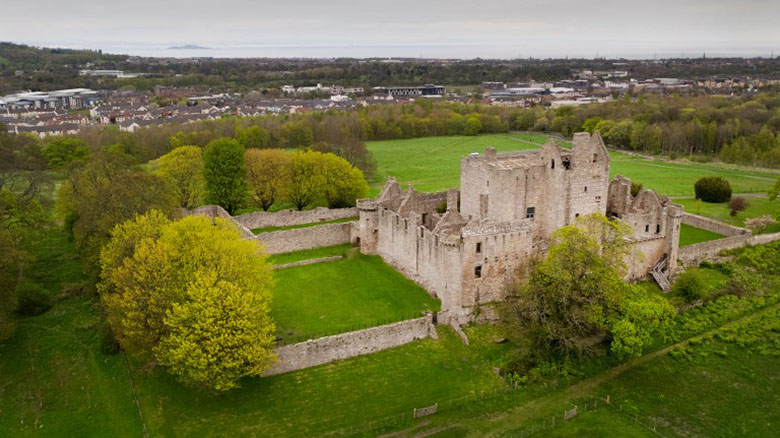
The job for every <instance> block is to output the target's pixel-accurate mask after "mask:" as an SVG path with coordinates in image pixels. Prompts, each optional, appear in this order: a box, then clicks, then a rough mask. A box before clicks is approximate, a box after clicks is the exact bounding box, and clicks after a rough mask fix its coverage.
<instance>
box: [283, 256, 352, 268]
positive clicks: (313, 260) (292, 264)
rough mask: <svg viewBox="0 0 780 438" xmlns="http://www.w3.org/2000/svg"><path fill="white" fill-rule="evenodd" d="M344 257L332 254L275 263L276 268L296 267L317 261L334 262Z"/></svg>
mask: <svg viewBox="0 0 780 438" xmlns="http://www.w3.org/2000/svg"><path fill="white" fill-rule="evenodd" d="M343 258H344V256H331V257H320V258H316V259H308V260H301V261H299V262H293V263H285V264H282V265H274V269H285V268H294V267H296V266H305V265H313V264H316V263H327V262H334V261H336V260H341V259H343Z"/></svg>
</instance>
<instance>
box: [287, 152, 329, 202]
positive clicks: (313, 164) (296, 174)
mask: <svg viewBox="0 0 780 438" xmlns="http://www.w3.org/2000/svg"><path fill="white" fill-rule="evenodd" d="M321 155H323V154H322V153H320V152H313V151H298V152H295V153H294V154H292V156H291V157H290V184H289V187H288V188H287V194H286V197H285V198H286V200H287V201H288V202H289V203H291V204H292V205H294V206H295V208H297V209H298V210H303V209H304V208H306V207H307V206H308V205H309V204H311V203H312V202H314V201H315V200H316V199H317V198H318V197H319V196H320V192H321V188H322V187H321V185H320V183H321V181H320V178H319V173H320V172H319V165H320V161H321V160H320V157H321Z"/></svg>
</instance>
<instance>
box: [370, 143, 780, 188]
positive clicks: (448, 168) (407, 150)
mask: <svg viewBox="0 0 780 438" xmlns="http://www.w3.org/2000/svg"><path fill="white" fill-rule="evenodd" d="M545 141H546V136H545V135H544V134H515V133H510V134H490V135H482V136H476V137H457V136H456V137H427V138H416V139H410V140H387V141H373V142H368V143H367V146H368V148H369V150H370V151H371V152H372V153H373V154H374V158H376V161H377V166H378V171H377V176H376V177H375V178H374V179H373V180H372V181H371V187H372V195H373V194H376V193H378V192H379V189H380V188H381V186H382V184H383V183H384V181H385V179H386V177H387V176H394V177H395V178H396V179H397V180H398V181H399V182H400V183H402V185H405V184H406V183H412V184H413V185H414V186H415V188H417V189H419V190H421V191H425V192H433V191H439V190H444V189H447V188H450V187H458V186H459V185H460V158H461V157H464V156H466V155H468V154H469V153H471V152H480V153H481V152H483V151H484V149H485V147H487V146H492V147H495V148H496V149H497V150H498V151H512V150H521V149H533V148H537V147H539V145H541V144H543V143H544V142H545ZM610 156H611V157H612V159H611V166H610V173H611V176H615V175H618V174H620V175H623V176H626V177H628V178H631V179H632V180H634V181H636V182H639V183H642V184H643V185H644V187H645V188H649V189H653V190H656V191H658V192H659V193H660V194H662V195H669V196H692V195H693V184H694V183H695V182H696V180H698V179H699V178H702V177H705V176H724V177H725V178H727V179H728V180H729V182H730V183H731V185H732V188H733V189H734V192H735V193H749V192H763V191H765V190H766V189H767V188H768V187H769V186H770V185H771V184H772V183H773V182H774V181H775V180H776V179H777V176H778V175H777V173H772V172H770V171H763V170H742V169H736V168H733V167H729V166H723V165H720V164H718V163H702V164H699V163H690V162H671V161H661V160H650V159H646V158H641V157H635V156H630V155H627V154H624V153H620V152H611V153H610Z"/></svg>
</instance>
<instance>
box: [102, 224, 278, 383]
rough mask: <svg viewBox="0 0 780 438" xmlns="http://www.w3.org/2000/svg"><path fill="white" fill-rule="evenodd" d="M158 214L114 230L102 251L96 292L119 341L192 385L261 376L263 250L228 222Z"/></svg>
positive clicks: (265, 329)
mask: <svg viewBox="0 0 780 438" xmlns="http://www.w3.org/2000/svg"><path fill="white" fill-rule="evenodd" d="M153 215H155V214H154V213H150V214H149V215H145V216H139V217H137V218H135V219H134V220H133V221H131V222H129V223H127V224H125V225H123V226H120V227H117V229H116V230H115V231H114V237H113V238H112V243H110V244H109V245H108V246H106V250H104V252H103V254H102V257H103V260H102V262H103V266H104V268H105V270H104V272H102V273H101V284H100V286H99V290H100V292H101V299H102V302H103V304H104V307H105V309H106V315H107V318H108V322H109V324H110V325H111V328H112V329H113V330H114V333H115V335H116V337H117V341H118V342H119V344H120V345H121V346H122V347H123V348H124V349H125V350H126V351H127V352H128V353H130V354H131V355H132V356H134V357H136V358H139V359H142V360H149V361H152V362H157V363H159V364H163V365H167V366H169V370H170V372H171V373H173V374H174V375H175V376H176V377H177V378H178V379H180V380H181V381H182V382H185V383H187V384H193V385H197V386H203V387H207V388H211V389H214V390H219V391H222V390H226V389H230V388H231V387H234V386H236V385H237V379H238V378H240V377H242V376H252V375H258V374H259V373H260V372H261V371H262V370H263V369H265V368H266V367H267V366H268V365H269V361H270V360H271V358H272V354H271V347H272V344H273V339H274V336H273V333H274V324H273V322H272V321H271V320H270V318H269V317H268V303H269V302H270V293H271V292H270V291H271V286H272V282H273V280H272V271H271V268H270V265H269V264H268V263H267V261H266V257H265V254H264V252H263V251H262V250H261V249H260V248H259V247H258V246H257V244H256V243H255V242H251V241H247V240H242V239H241V236H240V235H239V233H238V231H237V230H236V229H235V228H234V227H233V226H232V225H231V224H230V223H228V222H226V221H224V220H222V219H219V218H216V219H214V221H213V222H212V220H211V219H208V218H205V217H197V216H192V217H186V218H183V219H181V220H178V221H175V222H171V223H167V224H166V223H165V221H164V220H163V219H162V218H160V217H159V216H155V217H153ZM133 222H134V223H133ZM155 224H157V225H159V229H157V226H156V225H155ZM130 248H132V255H130V256H125V257H124V258H122V257H123V255H126V254H128V253H129V252H130ZM119 259H122V261H121V263H118V260H119ZM215 318H216V319H215Z"/></svg>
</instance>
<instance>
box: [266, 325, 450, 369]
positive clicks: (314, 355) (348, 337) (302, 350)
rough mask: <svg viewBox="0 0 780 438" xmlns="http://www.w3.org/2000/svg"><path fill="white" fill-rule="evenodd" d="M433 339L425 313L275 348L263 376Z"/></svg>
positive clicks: (431, 326)
mask: <svg viewBox="0 0 780 438" xmlns="http://www.w3.org/2000/svg"><path fill="white" fill-rule="evenodd" d="M437 337H438V335H437V334H436V326H434V324H433V314H431V313H428V314H426V315H425V316H423V317H422V318H416V319H409V320H406V321H401V322H396V323H393V324H387V325H383V326H379V327H371V328H367V329H364V330H358V331H354V332H347V333H342V334H340V335H334V336H326V337H324V338H318V339H311V340H308V341H305V342H299V343H297V344H292V345H285V346H283V347H278V348H276V349H275V350H274V354H276V358H277V362H276V363H275V364H274V365H273V366H271V368H269V369H268V370H266V371H265V372H264V373H263V375H264V376H273V375H276V374H282V373H288V372H290V371H295V370H300V369H304V368H309V367H313V366H317V365H322V364H326V363H330V362H333V361H336V360H341V359H347V358H350V357H355V356H360V355H363V354H371V353H375V352H377V351H381V350H385V349H388V348H393V347H398V346H400V345H404V344H408V343H410V342H413V341H416V340H418V339H425V338H434V339H436V338H437Z"/></svg>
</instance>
